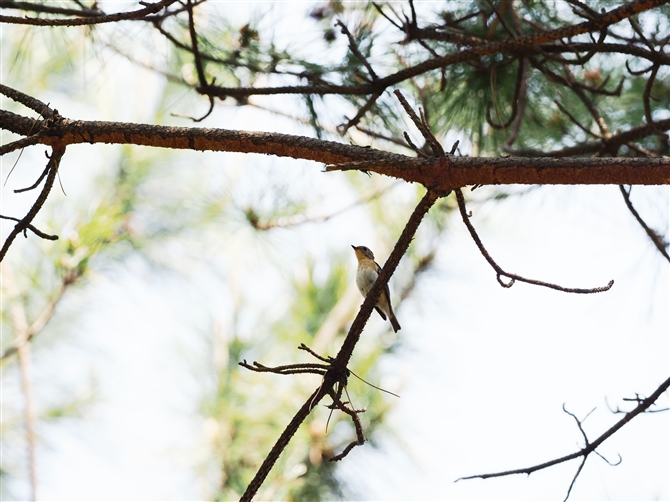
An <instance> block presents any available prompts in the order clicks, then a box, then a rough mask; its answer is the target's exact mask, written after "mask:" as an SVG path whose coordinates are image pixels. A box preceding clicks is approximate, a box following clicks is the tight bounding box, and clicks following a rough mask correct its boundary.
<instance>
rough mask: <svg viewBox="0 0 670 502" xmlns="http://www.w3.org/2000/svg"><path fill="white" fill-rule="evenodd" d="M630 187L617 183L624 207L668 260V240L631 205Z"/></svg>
mask: <svg viewBox="0 0 670 502" xmlns="http://www.w3.org/2000/svg"><path fill="white" fill-rule="evenodd" d="M632 188H633V187H632V186H631V187H629V189H628V190H626V189H625V188H624V186H623V185H619V190H620V191H621V195H623V200H624V202H625V203H626V207H627V208H628V210H629V211H630V214H632V215H633V217H634V218H635V219H636V220H637V222H638V223H639V224H640V226H641V227H642V229H643V230H644V231H645V233H646V234H647V236H649V239H651V242H653V243H654V246H656V249H658V251H659V252H660V253H661V254H662V255H663V256H664V257H665V259H666V260H668V261H670V255H668V245H669V244H668V242H667V241H666V240H665V239H664V238H663V236H661V235H660V234H659V233H658V232H657V231H656V230H654V229H653V228H651V227H650V226H649V225H647V223H646V222H645V221H644V220H643V219H642V217H641V216H640V213H638V212H637V210H636V209H635V207H634V206H633V203H632V201H631V200H630V191H631V189H632Z"/></svg>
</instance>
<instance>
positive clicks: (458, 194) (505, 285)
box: [454, 188, 614, 294]
mask: <svg viewBox="0 0 670 502" xmlns="http://www.w3.org/2000/svg"><path fill="white" fill-rule="evenodd" d="M454 192H456V199H457V200H458V208H459V210H460V212H461V217H462V218H463V223H465V226H466V227H467V228H468V231H469V232H470V235H471V236H472V239H473V240H474V241H475V244H477V247H478V248H479V251H480V253H481V254H482V256H484V258H485V259H486V261H487V262H489V265H491V267H493V270H495V271H496V274H497V275H496V279H498V283H499V284H500V285H501V286H502V287H503V288H511V287H512V286H513V285H514V283H515V282H516V281H519V282H525V283H527V284H533V285H535V286H544V287H545V288H550V289H555V290H557V291H562V292H564V293H578V294H592V293H602V292H604V291H608V290H609V289H610V288H611V287H612V285H613V284H614V281H610V282H609V283H608V284H607V286H602V287H599V288H589V289H583V288H566V287H563V286H559V285H558V284H552V283H549V282H544V281H538V280H535V279H527V278H525V277H522V276H520V275H517V274H511V273H509V272H505V271H504V270H503V269H502V268H501V267H500V265H498V264H497V263H496V262H495V260H494V259H493V258H492V257H491V255H490V254H489V252H488V251H487V250H486V248H485V247H484V244H483V243H482V240H481V239H480V238H479V235H478V234H477V231H476V230H475V227H474V226H473V225H472V222H471V221H470V216H469V215H468V213H467V209H466V208H465V198H464V197H463V192H462V191H461V189H460V188H457V189H455V190H454ZM503 277H508V278H509V279H510V282H504V281H503V280H502V278H503Z"/></svg>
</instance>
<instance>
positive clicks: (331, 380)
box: [240, 190, 443, 502]
mask: <svg viewBox="0 0 670 502" xmlns="http://www.w3.org/2000/svg"><path fill="white" fill-rule="evenodd" d="M441 196H443V194H442V193H440V192H437V191H433V190H428V191H427V192H426V194H425V195H424V197H423V199H421V202H419V204H418V205H417V207H416V208H415V209H414V212H413V213H412V215H411V216H410V218H409V220H408V221H407V225H405V228H404V230H403V231H402V234H401V235H400V238H399V239H398V242H397V243H396V245H395V247H394V248H393V251H392V252H391V255H390V256H389V258H388V260H387V261H386V263H385V264H384V267H383V268H382V271H381V273H380V274H379V277H378V278H377V281H376V282H375V284H374V286H373V287H372V289H371V290H370V292H369V293H368V295H367V296H366V298H365V300H364V301H363V305H361V309H360V310H359V312H358V315H357V316H356V318H355V319H354V322H353V323H352V325H351V328H349V334H348V335H347V337H346V339H345V340H344V343H343V344H342V347H341V348H340V351H339V353H338V354H337V356H336V357H335V358H334V359H333V361H332V363H331V365H330V369H329V370H328V371H327V372H326V374H325V375H324V377H323V382H322V384H321V386H320V387H319V388H318V389H316V390H315V391H314V392H313V393H312V395H311V396H310V397H309V398H308V399H307V401H305V403H304V404H303V405H302V407H301V408H300V409H299V410H298V412H297V413H296V414H295V416H294V417H293V419H292V420H291V422H290V423H289V424H288V425H287V426H286V428H285V429H284V432H282V434H281V436H280V437H279V439H278V440H277V442H276V443H275V445H274V446H273V447H272V449H271V450H270V453H268V455H267V457H265V460H264V461H263V463H262V464H261V466H260V468H259V469H258V472H257V473H256V475H255V476H254V478H253V479H252V481H251V483H249V486H248V487H247V489H246V491H245V492H244V494H243V495H242V498H241V499H240V501H241V502H244V501H246V502H249V501H251V500H252V499H253V497H254V496H255V495H256V493H257V492H258V490H259V489H260V487H261V485H262V484H263V481H264V480H265V478H267V476H268V474H269V473H270V470H271V469H272V467H273V466H274V464H275V463H276V462H277V460H278V459H279V456H280V455H281V453H282V451H284V449H285V448H286V446H287V445H288V443H289V441H290V440H291V438H292V437H293V435H294V434H295V433H296V431H297V430H298V428H299V427H300V425H301V424H302V423H303V422H304V421H305V419H306V418H307V416H308V415H309V414H310V412H311V411H312V409H313V408H314V407H315V406H316V405H317V404H318V403H319V402H320V401H321V399H323V398H324V397H325V396H326V395H329V394H330V393H332V392H333V391H334V390H333V389H334V388H335V386H336V385H338V384H342V382H343V381H346V377H347V372H348V370H347V365H348V363H349V359H350V358H351V355H352V353H353V350H354V347H355V346H356V344H357V343H358V340H359V338H360V335H361V332H362V331H363V328H364V327H365V324H366V323H367V321H368V319H369V317H370V314H372V309H373V308H374V306H375V305H376V304H377V300H378V298H379V296H380V295H381V292H382V290H383V288H384V286H385V285H386V284H387V283H388V280H389V279H390V278H391V275H392V274H393V272H394V271H395V269H396V267H397V266H398V263H399V262H400V259H401V258H402V257H403V255H404V254H405V252H406V251H407V248H408V247H409V244H410V242H411V241H412V239H413V237H414V235H415V234H416V231H417V229H418V228H419V224H420V223H421V220H422V219H423V217H424V216H425V215H426V213H427V212H428V210H429V209H430V208H431V207H432V206H433V204H434V203H435V201H436V200H437V199H438V198H439V197H441ZM351 448H353V446H351ZM351 448H349V450H350V449H351ZM347 453H348V451H347ZM340 455H341V454H340Z"/></svg>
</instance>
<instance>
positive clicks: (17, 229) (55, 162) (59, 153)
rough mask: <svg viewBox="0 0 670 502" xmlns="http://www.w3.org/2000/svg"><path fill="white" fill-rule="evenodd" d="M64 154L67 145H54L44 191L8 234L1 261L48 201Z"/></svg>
mask: <svg viewBox="0 0 670 502" xmlns="http://www.w3.org/2000/svg"><path fill="white" fill-rule="evenodd" d="M64 154H65V147H63V146H54V147H53V150H52V152H51V158H50V159H49V162H48V164H47V167H48V169H49V173H48V175H47V179H46V181H45V183H44V187H43V188H42V192H41V193H40V195H39V196H38V197H37V200H36V201H35V204H33V206H32V207H31V208H30V211H28V214H26V215H25V216H24V217H23V218H22V219H21V220H20V221H19V222H18V223H17V224H16V225H14V228H13V229H12V231H11V232H10V233H9V235H8V236H7V239H6V240H5V242H4V243H3V245H2V249H0V261H2V260H3V259H4V257H5V255H6V254H7V251H8V250H9V246H11V245H12V242H14V239H16V237H17V236H18V235H19V234H20V233H21V232H22V231H24V230H25V229H26V228H28V226H29V225H30V224H31V223H32V221H33V219H34V218H35V216H37V213H38V212H39V211H40V209H42V206H43V205H44V203H45V202H46V200H47V197H48V195H49V192H50V191H51V187H53V184H54V181H55V180H56V174H57V173H58V166H59V164H60V160H61V158H62V157H63V155H64ZM31 230H32V229H31Z"/></svg>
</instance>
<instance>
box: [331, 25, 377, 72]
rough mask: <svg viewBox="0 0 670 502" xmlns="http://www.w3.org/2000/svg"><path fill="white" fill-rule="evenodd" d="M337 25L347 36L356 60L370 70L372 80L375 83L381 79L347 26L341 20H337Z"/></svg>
mask: <svg viewBox="0 0 670 502" xmlns="http://www.w3.org/2000/svg"><path fill="white" fill-rule="evenodd" d="M335 25H336V26H339V27H340V29H341V30H342V33H343V34H345V35H346V36H347V40H349V50H350V51H351V52H352V54H353V55H354V56H356V59H358V60H359V61H360V62H361V63H362V64H363V66H365V68H366V69H367V70H368V74H369V75H370V78H371V79H372V80H373V81H374V80H378V79H379V77H378V76H377V74H376V73H375V70H374V69H373V68H372V65H371V64H370V63H369V62H368V60H367V58H366V57H365V56H364V55H363V54H362V53H361V51H360V50H359V49H358V46H357V45H356V40H354V36H353V35H352V34H351V32H350V31H349V29H348V28H347V26H346V25H345V24H344V23H343V22H342V21H340V20H339V19H338V20H337V22H336V23H335Z"/></svg>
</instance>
